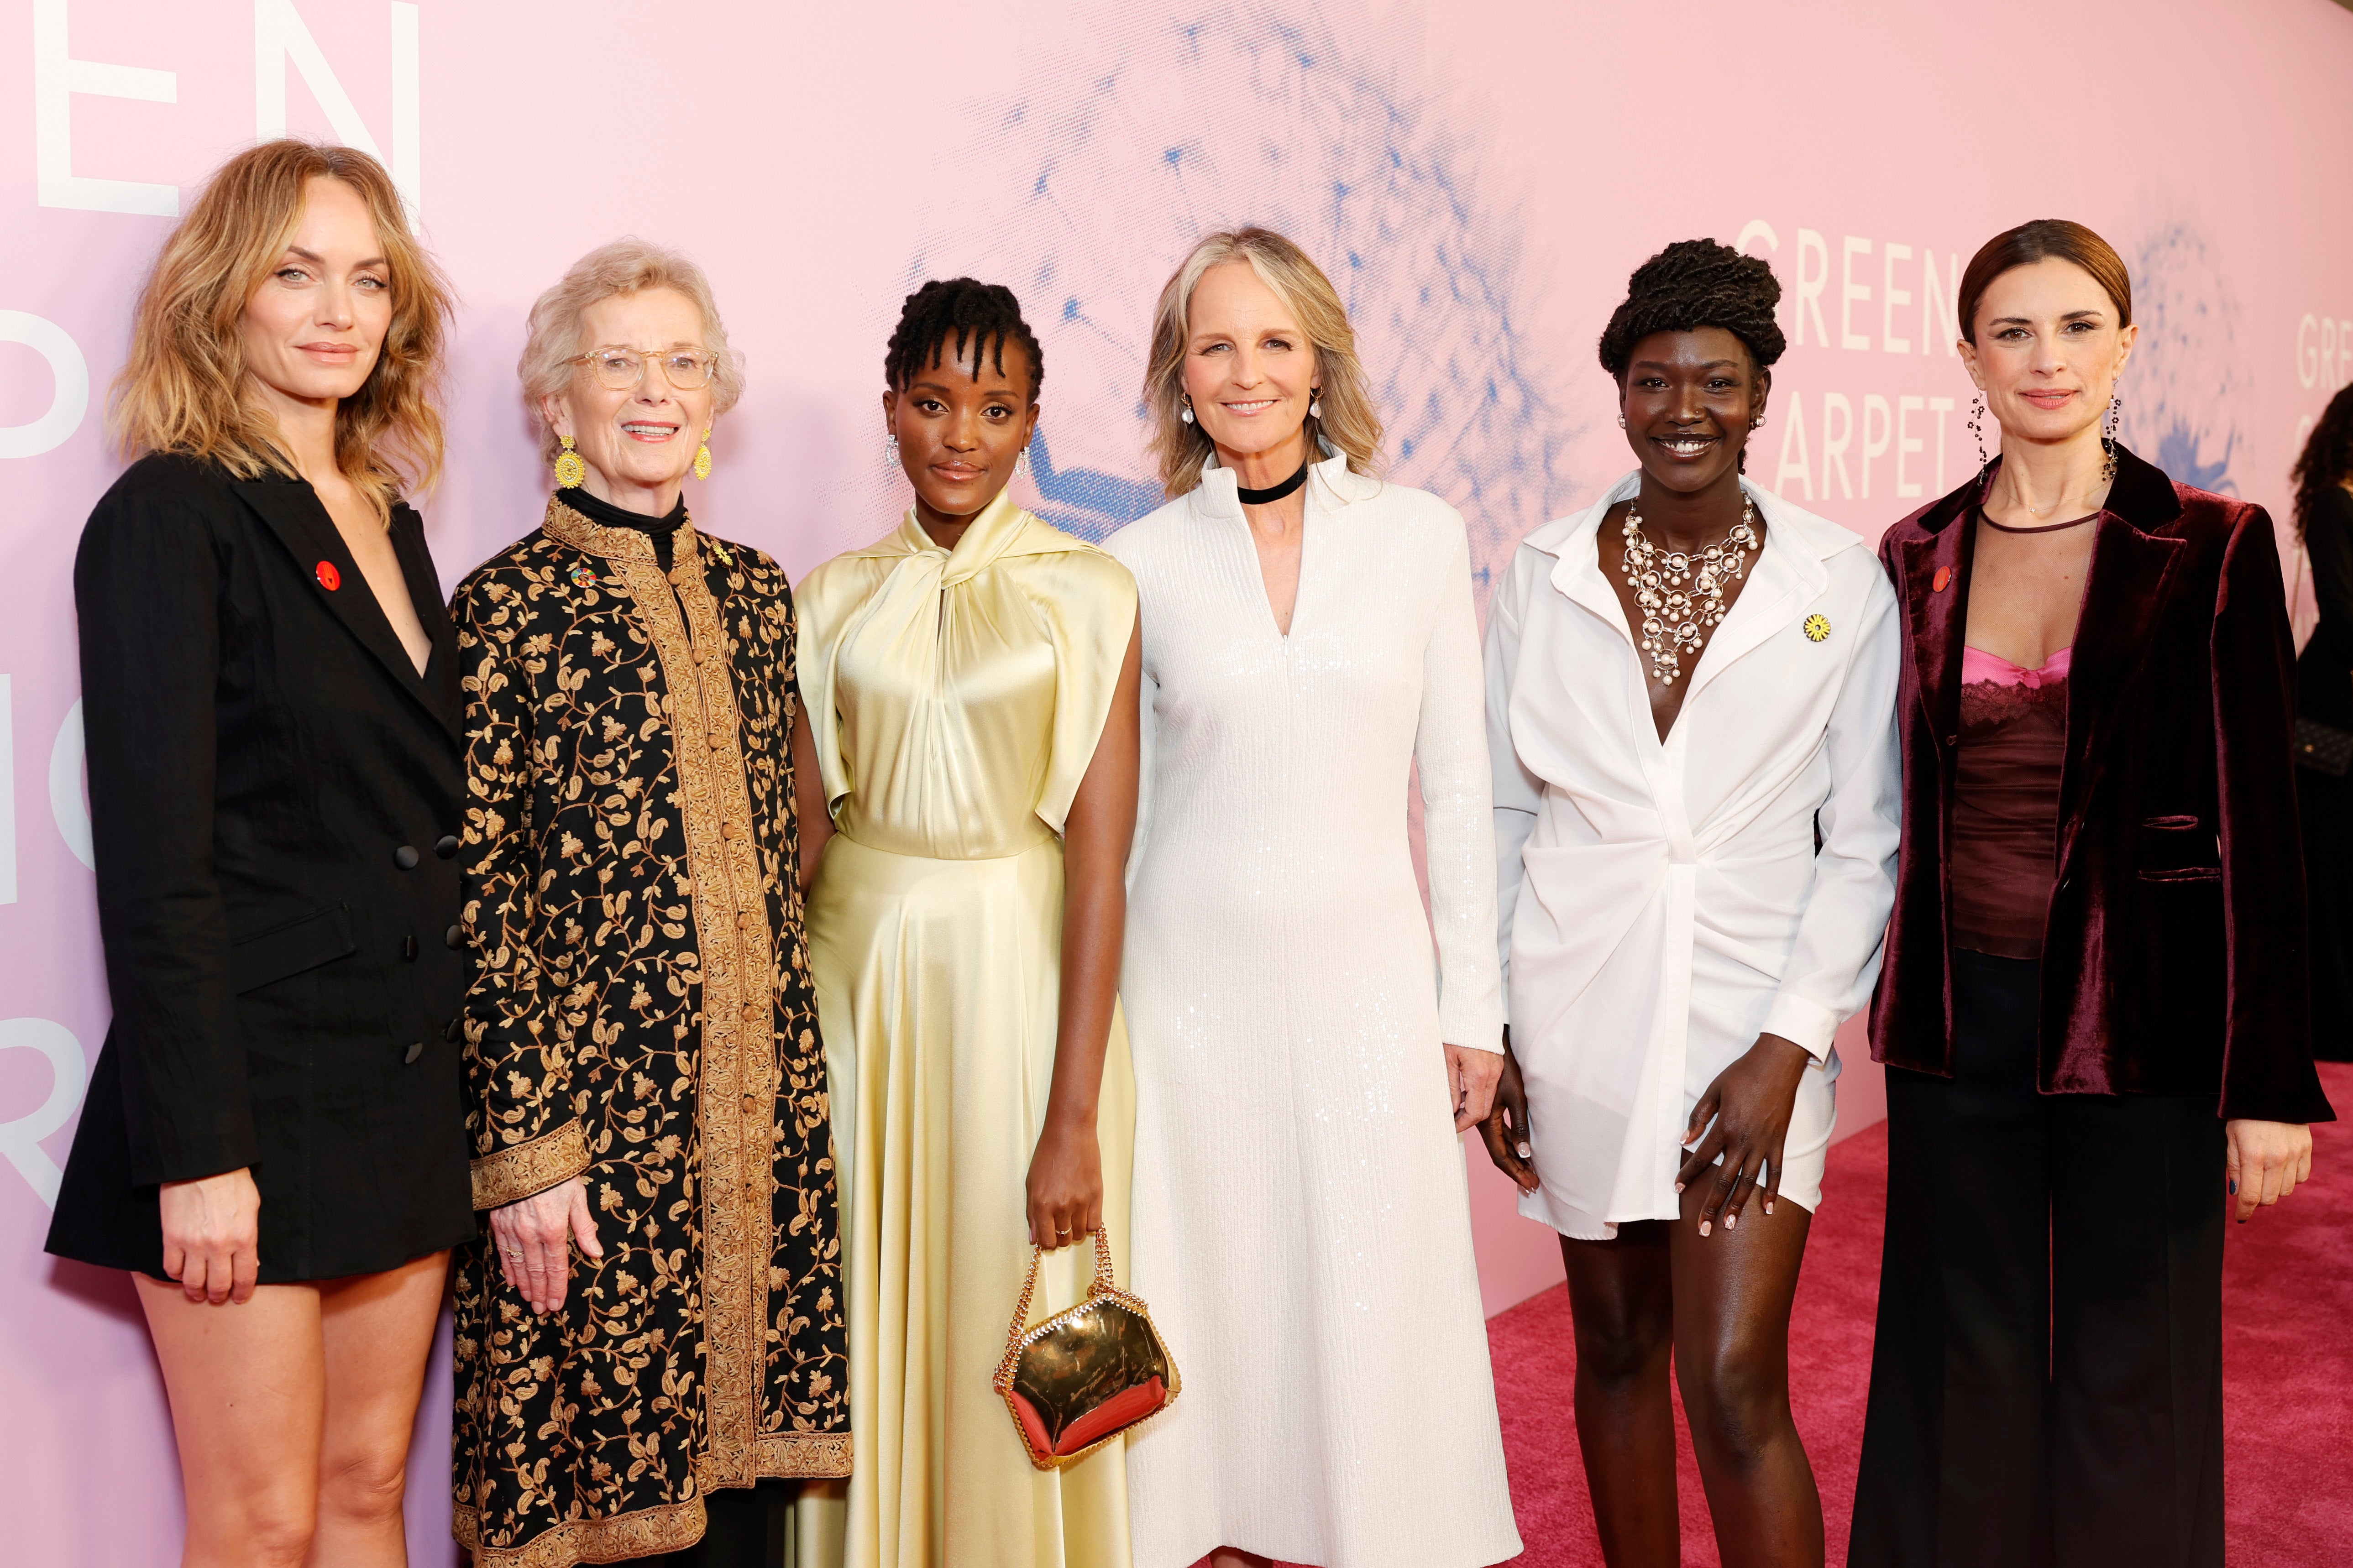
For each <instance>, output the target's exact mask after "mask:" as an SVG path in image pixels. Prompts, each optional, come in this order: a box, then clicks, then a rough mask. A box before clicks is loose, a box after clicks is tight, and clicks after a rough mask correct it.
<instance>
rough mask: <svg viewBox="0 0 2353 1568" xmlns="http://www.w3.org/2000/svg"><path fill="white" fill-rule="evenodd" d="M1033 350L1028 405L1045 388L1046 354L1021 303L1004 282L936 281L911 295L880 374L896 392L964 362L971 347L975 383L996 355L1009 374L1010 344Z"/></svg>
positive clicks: (999, 368) (1001, 371)
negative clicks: (984, 360) (927, 373)
mask: <svg viewBox="0 0 2353 1568" xmlns="http://www.w3.org/2000/svg"><path fill="white" fill-rule="evenodd" d="M1008 338H1009V339H1011V340H1012V341H1013V342H1015V343H1017V344H1018V345H1019V346H1020V347H1022V348H1024V349H1026V350H1028V351H1029V401H1030V402H1031V403H1032V404H1035V403H1036V402H1037V401H1038V391H1039V388H1040V387H1041V386H1043V385H1044V384H1045V383H1046V355H1045V353H1044V352H1043V351H1042V350H1040V349H1039V346H1038V334H1037V333H1035V332H1033V331H1030V330H1029V322H1027V321H1023V320H1022V319H1021V301H1020V300H1016V299H1015V298H1014V297H1013V290H1012V289H1008V288H1007V287H1006V286H1005V285H1004V284H1002V283H982V282H979V281H977V280H976V279H971V278H951V279H947V280H946V281H944V282H943V281H941V280H940V279H936V278H934V279H932V280H931V281H930V282H928V283H926V284H924V285H923V287H922V288H920V289H916V290H915V291H914V292H913V293H912V294H910V295H908V296H907V304H906V308H905V309H904V310H901V311H900V312H899V325H898V327H897V329H896V330H895V331H892V334H891V347H890V349H889V350H888V351H887V352H886V353H884V354H883V356H882V375H883V378H884V380H886V381H887V382H888V383H889V384H890V386H891V389H892V391H894V392H904V391H906V390H907V388H908V387H909V386H911V385H913V383H914V380H915V375H916V373H917V372H919V371H923V370H928V369H935V368H937V367H938V365H939V363H940V362H941V360H942V359H943V358H944V359H946V360H947V361H948V362H949V363H958V362H961V361H962V360H963V358H964V355H965V345H966V344H967V343H969V344H971V345H972V356H973V369H972V374H973V379H974V380H976V381H977V380H979V379H980V362H981V356H982V355H984V354H992V355H994V358H995V363H996V365H997V374H999V375H1002V374H1005V344H1006V341H1007V340H1008Z"/></svg>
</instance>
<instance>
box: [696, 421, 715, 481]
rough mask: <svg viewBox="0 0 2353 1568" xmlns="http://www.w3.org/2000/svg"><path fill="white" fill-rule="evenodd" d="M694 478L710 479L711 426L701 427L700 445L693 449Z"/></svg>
mask: <svg viewBox="0 0 2353 1568" xmlns="http://www.w3.org/2000/svg"><path fill="white" fill-rule="evenodd" d="M694 477H695V478H696V479H709V478H710V477H711V426H708V425H705V426H703V427H702V446H700V447H696V448H695V449H694Z"/></svg>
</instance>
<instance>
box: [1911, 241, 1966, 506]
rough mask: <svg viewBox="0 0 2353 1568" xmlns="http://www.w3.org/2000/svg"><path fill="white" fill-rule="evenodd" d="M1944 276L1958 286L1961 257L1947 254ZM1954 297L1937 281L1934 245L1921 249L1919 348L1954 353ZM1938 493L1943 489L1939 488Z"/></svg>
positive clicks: (1956, 326) (1949, 355) (1957, 330)
mask: <svg viewBox="0 0 2353 1568" xmlns="http://www.w3.org/2000/svg"><path fill="white" fill-rule="evenodd" d="M1945 277H1946V279H1947V280H1948V281H1949V282H1950V283H1951V285H1952V286H1953V288H1954V289H1959V288H1960V286H1961V258H1959V257H1957V256H1951V257H1947V266H1946V269H1945ZM1953 310H1954V306H1953V301H1952V300H1951V299H1949V298H1948V297H1947V295H1946V293H1945V285H1944V284H1942V283H1939V282H1937V281H1936V248H1935V247H1933V246H1923V247H1921V249H1920V352H1921V353H1924V354H1929V353H1936V345H1937V344H1938V343H1942V344H1944V345H1945V357H1946V358H1947V359H1952V358H1955V357H1957V354H1958V353H1959V351H1958V350H1957V349H1955V348H1954V347H1953V343H1954V341H1955V340H1956V339H1957V338H1958V337H1959V336H1960V319H1959V318H1958V317H1957V316H1956V315H1954V313H1953ZM1938 493H1939V494H1942V493H1943V492H1941V491H1939V492H1938Z"/></svg>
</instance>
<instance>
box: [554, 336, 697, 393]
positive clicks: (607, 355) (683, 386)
mask: <svg viewBox="0 0 2353 1568" xmlns="http://www.w3.org/2000/svg"><path fill="white" fill-rule="evenodd" d="M572 363H574V364H585V365H586V366H587V367H588V371H589V374H592V375H594V376H595V377H596V381H597V383H598V384H599V385H601V386H603V387H604V388H605V389H606V390H607V392H628V391H629V390H631V389H632V388H634V387H636V386H637V385H638V383H640V382H642V381H644V380H645V378H646V366H647V365H648V364H649V363H651V364H655V365H659V367H660V368H661V373H662V379H663V380H664V381H667V382H669V383H670V385H672V386H673V387H676V388H677V389H678V390H679V391H681V392H694V391H697V390H699V389H701V388H702V387H706V386H709V385H710V384H711V378H712V376H713V375H715V374H718V372H719V356H718V355H717V354H715V353H712V352H711V351H710V350H709V349H663V350H660V351H659V352H658V353H648V352H647V351H646V350H643V349H631V348H620V347H617V346H607V347H605V348H599V349H590V350H589V351H588V352H587V353H585V354H579V355H576V356H575V357H574V359H573V361H572Z"/></svg>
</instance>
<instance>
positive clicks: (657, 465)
mask: <svg viewBox="0 0 2353 1568" xmlns="http://www.w3.org/2000/svg"><path fill="white" fill-rule="evenodd" d="M580 342H581V343H582V345H583V348H584V352H585V351H588V350H596V349H605V348H623V349H628V350H631V351H633V352H634V353H635V354H636V356H637V357H638V359H640V360H642V361H643V362H644V363H645V374H644V376H643V377H642V378H640V379H639V381H638V384H637V385H635V386H633V387H625V388H623V389H622V390H620V391H618V392H616V391H614V390H613V389H612V388H610V387H608V386H607V385H605V384H603V383H602V382H600V381H598V380H597V379H596V376H595V375H593V374H590V372H589V369H588V367H587V366H586V365H585V364H582V365H575V366H574V367H573V374H572V379H571V380H570V381H569V382H567V383H566V384H565V389H564V390H563V391H562V392H560V393H557V394H556V395H554V396H553V397H550V398H548V399H546V401H545V403H544V405H543V411H544V412H545V414H546V416H547V422H548V425H549V426H551V427H552V428H553V429H554V431H555V433H556V434H557V435H558V436H569V437H572V438H573V440H574V441H575V442H577V443H578V444H579V449H580V456H581V457H582V458H584V459H585V460H586V462H587V464H588V482H587V484H586V487H584V488H586V489H587V490H588V491H589V492H590V493H591V494H593V495H596V496H597V497H599V498H600V499H602V500H609V501H612V502H613V503H614V504H616V505H617V506H622V507H627V508H628V509H629V510H632V511H641V512H646V513H649V514H650V515H654V516H659V515H662V514H665V513H667V512H668V511H669V510H670V507H671V506H672V505H674V504H675V503H676V502H677V500H678V489H679V485H680V483H681V481H682V480H683V479H685V478H686V473H687V470H688V469H689V468H691V467H693V465H694V454H695V450H696V448H698V447H701V446H702V437H703V434H704V432H706V431H707V430H709V429H710V428H711V422H712V412H711V408H712V397H713V393H712V389H711V387H710V386H709V385H708V384H705V385H702V386H699V387H696V388H694V389H692V390H691V391H682V390H681V389H680V388H678V387H675V386H672V385H671V384H670V378H669V377H668V376H667V375H666V374H663V372H662V368H661V363H660V359H661V356H662V355H663V354H664V353H666V352H667V351H669V350H672V349H697V350H702V351H703V352H705V353H708V352H709V350H708V347H707V345H705V343H704V342H703V326H702V310H701V309H700V308H698V307H697V306H696V304H695V302H694V301H693V300H691V299H689V298H687V297H686V296H685V295H683V294H681V293H680V292H679V291H678V290H677V289H644V290H642V291H641V292H638V293H636V294H608V295H607V296H606V297H605V298H604V299H602V300H597V301H596V303H595V304H593V305H591V306H589V307H588V308H587V309H586V310H583V311H582V312H581V313H580Z"/></svg>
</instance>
